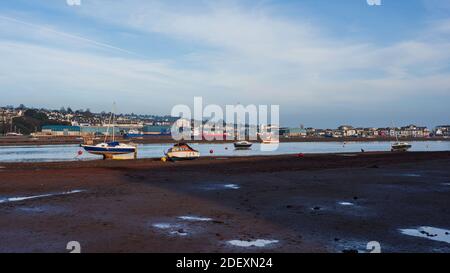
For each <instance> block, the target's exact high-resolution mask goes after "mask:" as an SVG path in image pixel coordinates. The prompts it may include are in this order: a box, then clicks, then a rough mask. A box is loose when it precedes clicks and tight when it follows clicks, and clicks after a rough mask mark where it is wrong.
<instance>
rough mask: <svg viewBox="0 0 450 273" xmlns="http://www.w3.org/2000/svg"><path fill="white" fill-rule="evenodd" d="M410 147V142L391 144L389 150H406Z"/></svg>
mask: <svg viewBox="0 0 450 273" xmlns="http://www.w3.org/2000/svg"><path fill="white" fill-rule="evenodd" d="M411 147H412V146H411V145H410V144H401V145H392V146H391V152H407V151H408V150H409V149H411Z"/></svg>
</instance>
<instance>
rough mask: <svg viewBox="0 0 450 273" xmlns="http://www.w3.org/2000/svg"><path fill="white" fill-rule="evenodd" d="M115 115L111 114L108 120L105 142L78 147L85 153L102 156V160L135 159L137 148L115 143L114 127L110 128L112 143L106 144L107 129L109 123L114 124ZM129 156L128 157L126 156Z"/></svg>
mask: <svg viewBox="0 0 450 273" xmlns="http://www.w3.org/2000/svg"><path fill="white" fill-rule="evenodd" d="M114 117H115V114H114V113H111V117H110V119H109V124H108V131H107V133H106V136H105V140H104V142H103V143H99V144H97V145H85V144H82V145H80V146H81V147H82V148H83V149H84V150H85V151H86V152H88V153H90V154H94V155H102V156H103V159H133V158H136V157H137V147H136V146H133V145H130V144H125V143H120V142H118V141H115V134H114V125H113V126H112V141H111V142H107V138H108V135H109V127H110V126H111V122H113V123H114ZM121 155H124V156H121ZM127 155H130V156H127Z"/></svg>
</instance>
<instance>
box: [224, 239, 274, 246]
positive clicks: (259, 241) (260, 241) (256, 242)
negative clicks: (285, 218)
mask: <svg viewBox="0 0 450 273" xmlns="http://www.w3.org/2000/svg"><path fill="white" fill-rule="evenodd" d="M227 243H229V244H230V245H233V246H240V247H252V246H255V247H265V246H267V245H270V244H276V243H278V240H265V239H257V240H253V241H242V240H231V241H228V242H227Z"/></svg>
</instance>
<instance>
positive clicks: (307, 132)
mask: <svg viewBox="0 0 450 273" xmlns="http://www.w3.org/2000/svg"><path fill="white" fill-rule="evenodd" d="M280 136H282V137H305V138H306V137H333V138H342V137H360V138H377V137H396V136H398V137H400V138H422V137H430V136H450V125H442V126H437V127H436V128H435V129H434V131H431V130H430V129H428V128H427V127H424V126H416V125H413V124H412V125H408V126H403V127H385V128H361V127H357V128H355V127H353V126H350V125H342V126H339V127H338V128H336V129H316V128H311V127H310V128H303V127H302V126H301V127H299V128H280Z"/></svg>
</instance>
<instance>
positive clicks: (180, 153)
mask: <svg viewBox="0 0 450 273" xmlns="http://www.w3.org/2000/svg"><path fill="white" fill-rule="evenodd" d="M165 154H166V157H167V159H169V160H172V161H178V160H192V159H197V158H199V157H200V152H199V151H197V150H195V149H193V148H192V147H191V146H189V145H188V144H186V143H177V144H175V145H173V147H172V148H170V149H169V150H168V151H167V152H166V153H165Z"/></svg>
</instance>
